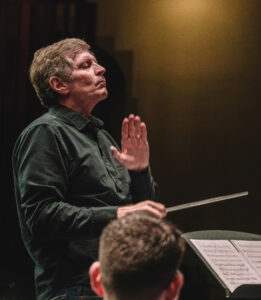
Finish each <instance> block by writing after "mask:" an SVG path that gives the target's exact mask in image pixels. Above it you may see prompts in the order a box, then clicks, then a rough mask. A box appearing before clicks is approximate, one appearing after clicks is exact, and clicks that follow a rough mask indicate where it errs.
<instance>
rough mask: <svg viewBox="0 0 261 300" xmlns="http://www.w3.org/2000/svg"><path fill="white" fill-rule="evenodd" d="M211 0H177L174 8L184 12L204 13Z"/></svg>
mask: <svg viewBox="0 0 261 300" xmlns="http://www.w3.org/2000/svg"><path fill="white" fill-rule="evenodd" d="M210 4H211V1H206V0H177V1H175V8H176V9H178V10H180V11H183V12H184V13H204V12H206V11H207V9H208V8H209V7H210Z"/></svg>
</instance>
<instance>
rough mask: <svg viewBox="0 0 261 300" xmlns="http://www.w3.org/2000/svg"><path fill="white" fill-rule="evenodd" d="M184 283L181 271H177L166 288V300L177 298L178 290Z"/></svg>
mask: <svg viewBox="0 0 261 300" xmlns="http://www.w3.org/2000/svg"><path fill="white" fill-rule="evenodd" d="M183 283H184V277H183V274H182V273H181V272H178V273H177V274H175V276H174V277H173V280H172V281H171V283H170V285H169V287H168V288H167V290H166V294H165V295H166V298H165V299H166V300H175V299H178V296H179V293H180V290H181V288H182V286H183Z"/></svg>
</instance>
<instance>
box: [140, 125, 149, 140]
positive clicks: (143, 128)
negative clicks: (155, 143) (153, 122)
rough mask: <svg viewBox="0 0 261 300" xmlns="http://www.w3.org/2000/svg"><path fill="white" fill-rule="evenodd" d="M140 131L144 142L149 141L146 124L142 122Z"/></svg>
mask: <svg viewBox="0 0 261 300" xmlns="http://www.w3.org/2000/svg"><path fill="white" fill-rule="evenodd" d="M140 130H141V138H142V139H143V140H144V141H147V140H148V137H147V128H146V124H145V123H144V122H142V123H141V124H140Z"/></svg>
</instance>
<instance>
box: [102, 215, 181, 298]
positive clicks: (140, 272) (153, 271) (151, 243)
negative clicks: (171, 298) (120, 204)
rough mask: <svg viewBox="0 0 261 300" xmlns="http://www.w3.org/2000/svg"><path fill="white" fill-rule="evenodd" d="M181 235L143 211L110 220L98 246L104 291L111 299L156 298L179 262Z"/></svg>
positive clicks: (171, 226)
mask: <svg viewBox="0 0 261 300" xmlns="http://www.w3.org/2000/svg"><path fill="white" fill-rule="evenodd" d="M181 234H182V233H181V231H180V230H179V229H177V228H176V227H175V226H174V225H173V224H172V223H170V222H168V221H166V220H163V219H160V218H157V217H155V216H153V215H151V214H148V213H145V212H135V213H129V214H127V215H126V216H125V217H123V218H120V219H116V220H113V221H111V222H110V223H109V225H107V227H105V229H104V230H103V233H102V235H101V239H100V247H99V261H100V264H101V278H102V282H103V285H104V287H105V289H106V291H107V292H108V294H109V295H111V296H113V297H115V299H143V298H144V297H145V298H146V299H150V300H153V299H157V297H158V296H159V295H160V294H161V293H162V292H163V290H165V289H166V288H167V287H168V286H169V284H170V282H171V281H172V279H173V278H174V275H175V274H176V272H177V270H178V268H179V266H180V264H181V261H182V257H183V254H184V251H185V242H184V239H183V238H182V236H181ZM139 297H140V298H139Z"/></svg>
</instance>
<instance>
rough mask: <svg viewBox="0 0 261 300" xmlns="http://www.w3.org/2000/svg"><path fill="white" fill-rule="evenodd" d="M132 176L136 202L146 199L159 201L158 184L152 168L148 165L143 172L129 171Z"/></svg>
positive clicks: (132, 187) (133, 193) (132, 188)
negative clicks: (152, 173)
mask: <svg viewBox="0 0 261 300" xmlns="http://www.w3.org/2000/svg"><path fill="white" fill-rule="evenodd" d="M129 173H130V177H131V191H132V195H133V199H134V202H140V201H144V200H154V201H159V189H158V185H157V184H156V182H155V181H154V179H153V177H152V175H151V169H150V167H148V168H147V169H145V170H144V171H142V172H133V171H129Z"/></svg>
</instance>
